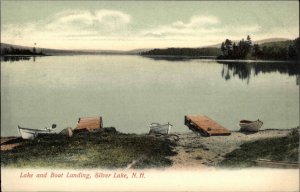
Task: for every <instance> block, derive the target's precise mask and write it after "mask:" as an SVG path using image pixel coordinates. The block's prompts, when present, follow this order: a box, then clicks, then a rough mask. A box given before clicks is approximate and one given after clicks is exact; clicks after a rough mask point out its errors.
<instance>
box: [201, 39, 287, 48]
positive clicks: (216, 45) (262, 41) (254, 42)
mask: <svg viewBox="0 0 300 192" xmlns="http://www.w3.org/2000/svg"><path fill="white" fill-rule="evenodd" d="M224 40H225V39H224ZM239 41H240V40H233V41H232V42H233V43H236V44H237V43H238V42H239ZM282 41H292V40H291V39H288V38H269V39H261V40H257V41H253V42H252V43H253V44H259V45H261V44H265V43H274V42H282ZM205 47H218V48H219V47H221V43H218V44H214V45H210V46H205Z"/></svg>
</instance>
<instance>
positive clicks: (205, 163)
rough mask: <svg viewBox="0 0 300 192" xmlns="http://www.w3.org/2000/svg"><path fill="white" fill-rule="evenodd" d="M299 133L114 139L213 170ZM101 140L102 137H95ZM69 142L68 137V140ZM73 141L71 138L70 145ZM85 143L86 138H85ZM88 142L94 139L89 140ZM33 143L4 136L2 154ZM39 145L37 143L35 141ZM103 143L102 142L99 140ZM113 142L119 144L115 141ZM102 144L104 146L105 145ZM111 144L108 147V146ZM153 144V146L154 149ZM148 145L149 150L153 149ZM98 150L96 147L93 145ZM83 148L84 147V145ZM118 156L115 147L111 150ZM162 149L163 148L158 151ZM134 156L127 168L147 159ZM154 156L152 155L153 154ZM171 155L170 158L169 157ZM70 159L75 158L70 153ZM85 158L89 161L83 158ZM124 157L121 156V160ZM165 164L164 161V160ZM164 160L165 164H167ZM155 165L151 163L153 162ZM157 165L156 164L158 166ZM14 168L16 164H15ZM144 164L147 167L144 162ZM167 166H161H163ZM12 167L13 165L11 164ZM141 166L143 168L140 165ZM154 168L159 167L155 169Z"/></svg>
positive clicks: (179, 165) (177, 164) (177, 163)
mask: <svg viewBox="0 0 300 192" xmlns="http://www.w3.org/2000/svg"><path fill="white" fill-rule="evenodd" d="M293 130H296V131H297V132H298V133H299V128H289V129H264V130H261V131H259V132H255V133H243V132H239V131H232V132H231V135H229V136H211V137H203V136H199V135H198V134H196V133H194V132H190V133H171V134H169V135H153V134H122V133H120V134H116V135H114V138H115V139H116V140H119V138H125V139H126V140H127V141H126V142H132V143H133V144H134V145H136V146H137V151H139V149H138V148H139V147H140V146H141V145H140V143H137V142H140V141H137V138H142V140H144V141H145V142H146V143H147V142H148V143H149V141H151V142H154V144H155V142H162V143H165V144H167V145H168V146H170V147H171V148H172V149H171V150H172V151H171V153H172V155H170V151H169V152H166V153H162V154H160V155H158V156H159V157H162V158H163V156H164V158H166V160H168V159H169V160H170V163H167V164H165V165H166V167H165V166H163V167H165V168H167V169H175V170H176V169H194V168H200V169H203V168H204V169H205V168H211V167H218V166H219V164H220V163H221V162H222V161H224V160H226V159H227V157H226V156H227V155H228V154H229V153H231V152H233V151H235V150H238V149H240V147H241V145H243V144H245V143H249V142H255V141H260V140H267V139H277V138H284V137H287V136H288V135H289V134H291V133H292V132H293ZM95 138H98V137H95ZM65 139H67V138H65ZM72 139H73V138H69V139H67V140H68V142H69V141H71V140H72ZM83 139H84V140H85V139H86V138H85V137H83ZM87 139H88V140H91V139H89V138H87ZM28 142H31V141H26V140H23V139H22V138H20V137H14V136H10V137H1V153H12V154H13V152H14V150H13V149H16V148H18V147H22V146H23V145H24V143H25V144H26V143H28ZM32 142H35V141H32ZM99 142H100V140H99ZM112 142H115V141H114V140H112ZM101 145H102V144H101ZM106 145H108V144H105V145H104V146H106ZM152 145H153V144H151V145H149V146H152ZM149 146H148V148H149ZM93 147H94V146H93ZM81 148H82V146H81ZM148 148H147V147H146V148H143V150H148ZM111 150H112V152H113V153H114V151H115V150H117V149H115V148H112V149H111ZM157 150H160V149H157ZM119 152H120V154H121V155H122V154H126V153H127V152H126V149H124V151H123V152H122V151H119ZM136 153H137V154H136V155H134V156H140V157H138V158H133V159H132V160H130V162H131V163H128V164H127V168H137V167H135V165H136V164H140V163H141V161H144V160H145V159H147V157H145V154H143V153H144V152H142V151H140V152H136ZM151 153H152V152H151ZM168 154H169V155H168ZM70 156H73V155H72V153H70ZM82 158H86V157H85V155H83V157H82ZM119 158H121V157H119ZM154 161H155V160H154ZM160 161H161V160H160ZM164 161H165V160H163V161H162V162H164ZM150 164H151V163H150ZM154 164H155V163H154ZM12 165H13V164H12ZM141 165H144V163H143V162H142V163H141ZM161 165H164V163H163V164H160V163H159V167H160V166H161ZM10 166H11V165H10ZM138 167H139V166H138ZM152 168H156V167H155V166H154V167H152Z"/></svg>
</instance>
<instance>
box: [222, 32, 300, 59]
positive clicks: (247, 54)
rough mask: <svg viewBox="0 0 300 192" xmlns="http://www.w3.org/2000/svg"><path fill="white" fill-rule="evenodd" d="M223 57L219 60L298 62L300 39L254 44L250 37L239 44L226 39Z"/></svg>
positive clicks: (223, 43) (223, 44)
mask: <svg viewBox="0 0 300 192" xmlns="http://www.w3.org/2000/svg"><path fill="white" fill-rule="evenodd" d="M221 51H222V55H220V56H218V59H252V60H297V59H299V37H298V38H296V39H295V40H288V41H281V42H271V43H263V44H261V45H259V44H253V43H252V41H251V37H250V36H249V35H248V36H247V38H246V40H244V39H242V40H240V41H239V42H238V43H235V42H233V41H232V40H230V39H226V40H225V41H224V42H222V44H221Z"/></svg>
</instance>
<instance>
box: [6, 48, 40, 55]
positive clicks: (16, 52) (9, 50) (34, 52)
mask: <svg viewBox="0 0 300 192" xmlns="http://www.w3.org/2000/svg"><path fill="white" fill-rule="evenodd" d="M1 55H45V54H44V53H43V52H42V50H40V51H37V50H36V48H35V47H34V48H33V49H32V50H29V49H20V48H14V47H12V46H11V47H1Z"/></svg>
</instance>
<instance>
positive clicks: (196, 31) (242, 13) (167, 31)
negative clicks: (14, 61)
mask: <svg viewBox="0 0 300 192" xmlns="http://www.w3.org/2000/svg"><path fill="white" fill-rule="evenodd" d="M247 35H250V36H251V37H252V40H261V39H266V38H275V37H280V38H289V39H295V38H296V37H298V36H299V2H298V1H83V0H82V1H42V0H37V1H18V0H1V42H4V43H11V44H17V45H25V46H33V45H34V43H36V45H37V46H38V47H43V48H57V49H95V50H133V49H141V48H166V47H203V46H208V45H215V44H219V43H221V42H222V41H224V40H225V39H226V38H229V39H232V40H240V39H242V38H246V36H247Z"/></svg>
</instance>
